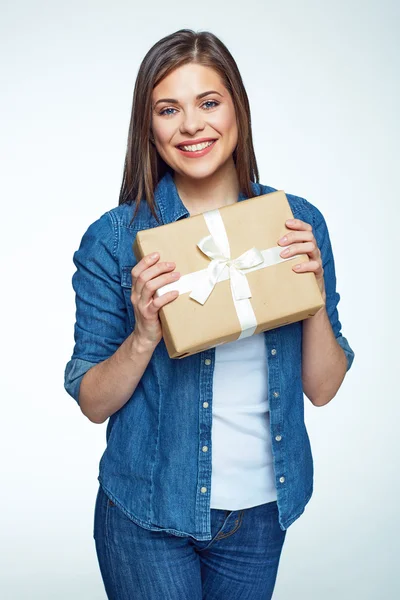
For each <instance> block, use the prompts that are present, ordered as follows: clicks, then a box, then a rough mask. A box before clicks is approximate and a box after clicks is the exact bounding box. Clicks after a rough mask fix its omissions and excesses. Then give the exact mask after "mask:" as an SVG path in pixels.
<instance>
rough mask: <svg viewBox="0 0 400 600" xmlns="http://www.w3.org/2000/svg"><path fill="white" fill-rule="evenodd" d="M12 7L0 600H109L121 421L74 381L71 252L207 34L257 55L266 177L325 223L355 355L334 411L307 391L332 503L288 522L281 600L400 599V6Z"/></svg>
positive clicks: (108, 201) (4, 114) (119, 1)
mask: <svg viewBox="0 0 400 600" xmlns="http://www.w3.org/2000/svg"><path fill="white" fill-rule="evenodd" d="M2 4H3V6H2V13H3V14H2V15H1V31H0V39H1V44H2V48H1V55H2V58H3V74H2V77H1V82H2V86H1V87H2V91H1V98H0V102H1V120H2V133H1V137H0V148H1V166H2V172H3V176H2V181H1V203H2V204H1V209H2V210H1V215H2V227H1V236H0V241H1V260H2V265H1V274H2V280H3V286H2V289H3V292H2V294H1V303H2V317H3V319H2V350H3V356H2V362H1V364H2V367H3V368H2V377H1V388H2V389H1V392H0V393H1V407H2V428H1V436H0V437H1V448H0V449H1V458H2V461H1V463H2V466H1V500H0V502H1V511H0V514H1V522H0V529H1V542H0V543H1V555H0V570H1V576H0V577H1V579H0V596H1V597H2V598H3V599H4V600H17V599H18V600H19V599H22V598H24V599H25V598H26V599H29V600H36V599H38V600H39V599H40V600H47V599H49V600H50V599H51V600H53V599H55V598H57V600H64V599H65V600H66V599H68V600H69V599H70V598H77V599H78V600H81V599H82V600H95V599H96V600H97V599H99V600H101V599H105V598H106V596H105V593H104V591H103V585H102V581H101V577H100V572H99V569H98V565H97V558H96V554H95V547H94V540H93V538H92V528H93V510H94V501H95V495H96V492H97V473H98V462H99V459H100V456H101V454H102V452H103V450H104V448H105V427H106V425H105V424H103V425H94V424H93V423H91V422H89V421H88V420H87V419H86V418H85V417H84V416H83V415H82V414H81V413H80V411H79V408H78V406H77V405H76V403H75V402H74V400H73V399H72V398H70V397H69V396H68V395H67V393H66V392H65V391H64V388H63V375H64V368H65V364H66V362H67V361H68V360H69V358H70V355H71V353H72V349H73V325H74V320H75V298H74V293H73V289H72V285H71V277H72V274H73V272H74V265H73V263H72V254H73V252H74V251H75V250H76V249H77V248H78V246H79V243H80V240H81V237H82V235H83V233H84V231H85V230H86V228H87V227H88V226H89V224H90V223H91V222H93V221H94V220H96V219H97V218H98V217H99V216H100V215H101V214H103V212H105V211H106V210H108V209H110V208H112V207H114V206H117V204H118V193H119V188H120V184H121V178H122V169H123V160H124V154H125V147H126V140H127V133H128V124H129V118H130V109H131V101H132V92H133V86H134V82H135V78H136V74H137V70H138V68H139V64H140V62H141V60H142V58H143V56H144V54H145V53H146V52H147V50H148V49H149V48H150V47H151V46H152V45H153V44H154V43H155V42H156V41H157V40H159V39H160V38H161V37H163V36H165V35H168V34H170V33H172V32H174V31H176V30H178V29H180V28H183V27H188V28H191V29H194V30H209V31H212V32H213V33H215V34H216V35H217V36H218V37H220V38H221V40H222V41H223V42H224V43H225V44H226V45H227V46H228V48H229V49H230V51H231V52H232V54H233V56H234V58H235V59H236V61H237V63H238V66H239V69H240V71H241V73H242V76H243V79H244V83H245V86H246V88H247V92H248V95H249V98H250V103H251V109H252V122H253V133H254V140H255V148H256V156H257V160H258V165H259V169H260V173H261V182H262V183H264V184H267V185H270V186H273V187H275V188H278V189H283V190H285V191H286V192H287V193H292V194H296V195H299V196H303V197H305V198H307V199H308V200H309V201H310V202H312V203H313V204H315V205H316V206H318V208H319V209H320V210H321V211H322V213H323V214H324V216H325V218H326V221H327V224H328V228H329V232H330V235H331V240H332V246H333V251H334V255H335V261H336V272H337V281H338V291H339V293H340V294H341V301H340V303H339V317H340V320H341V322H342V332H343V334H344V335H345V336H346V337H347V338H348V340H349V342H350V344H351V346H352V347H353V349H354V350H355V353H356V358H355V361H354V364H353V367H352V369H351V370H350V371H349V373H348V374H347V377H346V379H345V381H344V383H343V385H342V387H341V389H340V390H339V392H338V394H337V396H336V397H335V399H334V400H333V401H332V402H331V403H330V404H329V405H327V406H325V407H323V408H319V409H318V408H315V407H313V406H312V405H311V404H310V402H309V401H307V400H306V422H307V426H308V431H309V435H310V438H311V444H312V449H313V454H314V461H315V464H314V468H315V491H314V495H313V497H312V499H311V501H310V503H309V504H308V506H307V508H306V511H305V513H304V514H303V515H302V516H301V517H300V518H299V519H298V520H297V521H296V522H295V523H294V524H293V525H292V526H290V528H289V529H288V532H287V536H286V542H285V545H284V548H283V552H282V557H281V562H280V568H279V572H278V578H277V583H276V588H275V593H274V600H292V599H294V598H296V600H320V599H321V598H324V600H339V599H340V600H359V599H360V600H361V599H362V600H377V599H380V598H385V600H392V599H393V600H394V599H395V598H398V597H400V596H399V594H400V585H399V576H398V572H397V571H398V548H399V546H398V544H399V541H398V538H399V517H398V506H399V492H400V490H399V476H398V464H399V463H398V458H399V445H398V429H399V423H400V420H399V417H400V415H399V408H398V407H399V394H398V364H397V360H396V359H398V358H399V356H398V351H397V336H398V334H399V329H398V322H397V312H398V297H397V299H396V297H395V293H394V283H393V282H394V280H395V277H396V276H397V275H398V271H399V269H398V257H397V256H396V255H395V251H397V250H398V243H397V233H398V229H399V224H398V220H399V210H398V202H399V192H398V181H397V177H396V175H398V173H399V168H398V167H399V116H398V113H399V106H400V97H399V96H400V94H399V75H398V74H399V72H400V65H399V51H400V47H399V4H398V3H397V2H395V1H394V0H393V1H392V2H391V1H389V0H386V1H385V0H380V1H379V2H378V1H373V2H372V1H365V0H364V1H361V0H360V1H356V0H347V1H346V2H345V1H343V0H339V1H338V0H337V1H336V2H329V3H328V2H317V1H312V0H303V2H296V1H295V0H288V1H286V2H275V1H274V2H272V1H269V0H268V1H263V2H259V3H258V2H256V1H255V0H247V2H245V3H243V2H233V1H232V2H229V3H225V2H223V1H221V0H213V1H212V2H202V3H192V2H182V1H181V0H175V1H174V2H166V1H165V0H164V1H161V0H153V2H151V3H150V2H128V1H123V0H114V1H113V2H106V1H104V0H97V1H94V0H92V1H90V2H89V1H86V2H85V1H82V0H80V1H79V2H78V1H77V0H70V1H69V2H62V3H61V2H58V1H51V2H50V1H49V2H44V1H38V2H28V1H27V0H25V1H23V0H14V1H13V3H8V6H7V7H6V5H5V3H4V2H3V3H2ZM396 167H397V174H396V173H395V169H396Z"/></svg>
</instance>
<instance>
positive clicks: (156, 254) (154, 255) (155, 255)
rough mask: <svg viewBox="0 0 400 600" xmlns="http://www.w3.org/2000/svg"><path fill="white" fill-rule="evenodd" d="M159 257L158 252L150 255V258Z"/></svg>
mask: <svg viewBox="0 0 400 600" xmlns="http://www.w3.org/2000/svg"><path fill="white" fill-rule="evenodd" d="M157 256H158V252H153V254H150V258H157Z"/></svg>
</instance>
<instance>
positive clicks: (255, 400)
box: [211, 333, 277, 510]
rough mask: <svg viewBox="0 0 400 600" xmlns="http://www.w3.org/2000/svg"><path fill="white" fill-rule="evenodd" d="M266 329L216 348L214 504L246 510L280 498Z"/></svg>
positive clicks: (212, 483)
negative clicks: (264, 332)
mask: <svg viewBox="0 0 400 600" xmlns="http://www.w3.org/2000/svg"><path fill="white" fill-rule="evenodd" d="M267 392H268V363H267V356H266V346H265V340H264V334H263V333H260V334H257V335H252V336H250V337H247V338H243V339H241V340H236V341H234V342H230V343H228V344H222V345H221V346H217V347H216V349H215V369H214V380H213V414H212V416H213V421H212V437H211V444H212V446H211V451H212V478H211V508H220V509H224V510H241V509H243V508H250V507H252V506H258V505H260V504H264V503H266V502H271V501H272V500H276V499H277V494H276V486H275V475H274V469H273V457H272V448H271V434H270V421H269V403H268V395H267Z"/></svg>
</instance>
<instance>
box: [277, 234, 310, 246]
mask: <svg viewBox="0 0 400 600" xmlns="http://www.w3.org/2000/svg"><path fill="white" fill-rule="evenodd" d="M294 242H315V238H314V234H313V232H312V231H310V230H307V231H306V230H301V231H290V232H288V233H286V234H285V235H284V236H283V237H281V238H280V239H279V240H278V244H279V245H280V246H288V245H289V244H293V243H294Z"/></svg>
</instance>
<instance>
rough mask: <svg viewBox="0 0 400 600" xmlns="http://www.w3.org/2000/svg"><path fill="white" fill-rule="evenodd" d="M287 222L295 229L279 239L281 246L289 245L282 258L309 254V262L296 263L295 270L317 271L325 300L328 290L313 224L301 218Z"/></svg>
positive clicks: (282, 253) (300, 271) (288, 225)
mask: <svg viewBox="0 0 400 600" xmlns="http://www.w3.org/2000/svg"><path fill="white" fill-rule="evenodd" d="M285 224H286V227H288V228H289V229H293V230H294V231H290V232H289V233H287V234H286V235H285V236H284V237H282V238H281V239H280V240H278V244H279V245H280V246H288V248H286V249H285V250H283V251H282V252H281V253H280V255H281V256H282V258H288V257H290V256H294V255H295V254H307V255H308V256H309V258H310V261H309V262H304V263H301V264H297V265H295V266H294V267H293V271H295V272H296V273H306V272H309V271H312V272H313V273H315V277H316V279H317V283H318V287H319V289H320V292H321V294H322V297H323V299H324V301H325V300H326V292H325V282H324V269H323V266H322V258H321V252H320V250H319V248H318V245H317V242H316V239H315V237H314V234H313V231H312V227H311V225H309V223H305V221H301V220H300V219H289V220H288V221H286V223H285Z"/></svg>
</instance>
